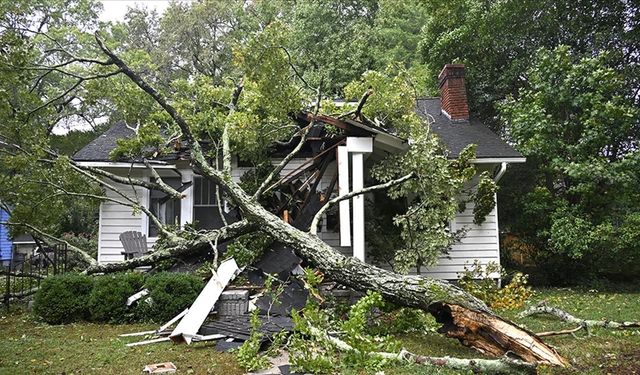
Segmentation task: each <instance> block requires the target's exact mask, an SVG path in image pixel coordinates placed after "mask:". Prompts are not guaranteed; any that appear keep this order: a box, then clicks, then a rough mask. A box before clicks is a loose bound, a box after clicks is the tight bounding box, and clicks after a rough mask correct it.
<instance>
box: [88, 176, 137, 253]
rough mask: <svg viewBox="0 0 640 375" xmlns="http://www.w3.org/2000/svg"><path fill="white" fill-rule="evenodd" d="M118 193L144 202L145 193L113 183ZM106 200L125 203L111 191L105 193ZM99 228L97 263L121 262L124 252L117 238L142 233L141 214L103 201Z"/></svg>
mask: <svg viewBox="0 0 640 375" xmlns="http://www.w3.org/2000/svg"><path fill="white" fill-rule="evenodd" d="M113 185H114V186H116V187H117V188H118V189H119V190H120V191H122V192H123V193H125V194H127V196H129V197H136V195H137V197H138V198H139V199H140V201H141V202H142V201H144V198H145V192H144V191H143V190H142V189H136V191H135V192H134V190H133V188H132V187H131V186H129V185H121V184H116V183H113ZM106 196H107V197H108V198H112V199H116V200H118V201H125V200H124V198H122V197H121V196H119V195H118V194H116V193H114V192H112V191H111V190H107V191H106ZM145 222H146V221H145ZM99 225H100V228H99V235H98V261H99V262H100V263H111V262H119V261H122V260H123V259H124V258H123V255H122V254H121V253H122V251H123V250H124V249H123V248H122V244H121V243H120V239H119V236H120V234H121V233H123V232H126V231H130V230H133V231H142V232H143V233H144V232H145V231H143V219H142V214H141V213H135V214H134V212H133V208H131V207H127V206H124V205H121V204H118V203H116V202H111V201H105V202H103V203H102V204H101V205H100V223H99Z"/></svg>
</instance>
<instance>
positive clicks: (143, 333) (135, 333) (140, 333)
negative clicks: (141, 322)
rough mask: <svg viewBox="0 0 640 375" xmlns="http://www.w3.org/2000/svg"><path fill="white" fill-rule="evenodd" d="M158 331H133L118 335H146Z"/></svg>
mask: <svg viewBox="0 0 640 375" xmlns="http://www.w3.org/2000/svg"><path fill="white" fill-rule="evenodd" d="M155 334H156V331H142V332H133V333H123V334H122V335H118V337H134V336H146V335H155Z"/></svg>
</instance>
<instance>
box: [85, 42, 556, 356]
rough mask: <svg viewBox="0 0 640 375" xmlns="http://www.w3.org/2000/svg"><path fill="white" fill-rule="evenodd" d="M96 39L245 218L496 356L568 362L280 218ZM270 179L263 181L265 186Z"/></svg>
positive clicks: (447, 293)
mask: <svg viewBox="0 0 640 375" xmlns="http://www.w3.org/2000/svg"><path fill="white" fill-rule="evenodd" d="M96 41H97V43H98V46H99V47H100V49H101V50H102V51H103V52H104V53H105V54H106V55H107V56H108V57H109V59H110V63H113V64H115V65H116V66H117V67H118V68H119V69H120V70H121V71H122V73H123V74H125V75H127V76H128V77H129V78H130V79H131V80H132V81H133V82H134V83H136V84H137V85H138V86H139V87H140V88H141V89H142V90H143V91H145V92H146V93H147V94H149V95H150V96H151V97H152V98H153V99H154V100H155V101H156V102H157V103H158V104H159V105H160V106H161V107H162V108H163V109H164V110H165V111H166V112H167V114H169V116H171V118H172V119H173V120H174V121H175V123H176V124H177V125H178V126H179V127H180V129H181V130H182V136H183V137H184V138H185V140H186V141H187V142H188V143H189V146H190V153H191V161H192V163H193V165H194V166H195V167H197V168H198V169H199V170H200V172H201V174H202V175H203V176H205V177H207V178H208V179H210V180H211V181H213V182H215V183H216V184H218V185H219V186H220V187H221V188H222V189H224V190H225V191H226V192H227V194H228V196H229V198H230V199H231V200H232V201H233V202H234V203H235V204H237V205H238V207H239V208H240V209H241V211H242V213H243V215H244V218H245V220H246V221H247V223H250V224H252V225H254V226H255V227H257V228H259V229H260V230H261V231H263V232H265V233H267V234H269V235H270V236H272V237H273V238H274V239H275V240H277V241H279V242H281V243H283V244H285V245H288V246H290V247H291V248H293V249H295V251H296V252H297V254H298V255H299V256H300V257H302V258H303V259H305V260H307V261H308V262H309V263H311V264H313V265H315V266H316V267H318V268H319V269H320V270H321V271H323V272H324V273H325V274H327V275H328V276H329V277H331V278H333V279H335V280H337V281H339V282H341V283H342V284H345V285H347V286H350V287H352V288H354V289H357V290H361V291H366V290H374V291H377V292H379V293H381V294H382V295H383V296H385V297H386V298H387V299H388V300H390V301H393V302H395V303H397V304H400V305H403V306H409V307H416V308H421V309H424V310H427V311H429V312H431V313H432V314H433V315H435V316H436V318H437V319H438V320H439V321H440V322H442V323H444V326H443V328H442V331H443V332H444V333H445V334H447V335H448V336H450V337H455V338H458V339H459V340H460V341H461V342H462V343H463V344H465V345H469V346H472V347H475V348H477V349H479V350H481V351H482V352H486V353H488V354H491V355H495V356H501V355H505V354H507V353H512V354H514V355H516V356H518V357H520V358H521V359H523V360H524V361H527V362H530V363H540V364H550V365H560V366H563V365H565V364H566V361H565V360H564V359H563V358H562V357H560V356H559V355H558V354H557V353H556V351H555V350H554V349H553V348H551V347H549V346H547V345H546V344H545V343H544V342H542V341H541V340H540V339H539V338H537V337H536V336H535V335H534V334H532V333H530V332H528V331H526V330H523V329H522V328H519V327H518V326H516V325H514V324H513V323H510V322H508V321H505V320H503V319H501V318H499V317H497V316H495V315H494V314H493V313H492V312H491V310H490V309H489V308H488V307H487V306H486V305H485V304H484V303H483V302H482V301H480V300H478V299H477V298H475V297H473V296H471V295H470V294H468V293H466V292H465V291H463V290H461V289H460V288H458V287H456V286H454V285H452V284H450V283H448V282H446V281H441V280H435V279H432V278H429V277H419V276H403V275H399V274H396V273H393V272H389V271H386V270H383V269H380V268H377V267H375V266H372V265H369V264H365V263H363V262H361V261H359V260H357V259H355V258H347V257H345V256H342V255H341V254H339V253H337V252H336V251H335V250H334V249H333V248H331V247H330V246H329V245H327V244H326V243H324V242H323V241H322V240H320V238H318V237H317V236H316V235H313V234H310V233H306V232H303V231H300V230H298V229H296V228H294V227H293V226H291V225H289V224H287V223H285V222H283V221H282V220H280V218H278V217H277V216H276V215H274V214H272V213H271V212H269V211H268V210H267V209H265V208H264V207H263V206H262V205H260V204H259V203H258V198H259V193H258V194H256V195H255V196H254V197H251V196H249V195H248V194H247V193H246V192H245V191H244V190H242V188H240V186H238V184H236V183H234V182H233V180H232V178H231V175H230V174H229V173H228V171H227V173H225V172H224V171H219V170H217V169H216V168H214V167H213V166H212V165H211V164H210V163H209V162H208V161H207V158H206V157H205V153H204V152H203V150H202V148H201V145H200V143H199V142H198V139H196V137H195V136H194V134H193V133H192V132H191V129H190V127H189V125H188V124H187V122H186V121H185V119H184V118H182V117H181V116H180V114H179V113H178V111H177V110H176V109H175V108H174V107H173V106H172V105H171V104H169V102H168V101H167V100H166V98H165V97H163V96H162V95H161V94H160V93H159V92H158V91H156V90H155V89H154V88H153V87H151V86H150V85H149V84H148V83H147V82H145V81H144V79H143V78H142V77H140V76H139V75H138V74H137V73H136V72H134V71H133V70H131V69H130V68H129V67H128V66H127V64H126V63H125V62H124V61H123V60H122V59H120V58H119V57H118V56H117V55H116V54H114V53H113V52H112V51H111V50H109V49H108V48H107V47H106V46H105V45H104V43H103V42H102V41H101V40H100V38H99V37H98V36H97V35H96ZM318 102H320V100H318ZM224 152H225V153H227V154H229V152H230V151H229V150H228V149H227V150H224ZM272 175H273V174H272ZM270 178H271V177H270ZM270 178H269V179H267V181H265V182H264V183H263V184H262V185H263V186H266V185H267V184H268V183H269V182H270V181H269V180H270ZM191 242H192V241H191ZM191 242H188V241H184V242H181V241H178V242H177V243H176V244H168V245H165V246H164V248H160V249H158V251H164V250H166V248H167V247H170V246H173V249H171V251H170V253H176V252H181V251H186V250H185V249H188V248H192V247H193V245H194V244H193V243H191ZM95 269H96V268H94V270H95Z"/></svg>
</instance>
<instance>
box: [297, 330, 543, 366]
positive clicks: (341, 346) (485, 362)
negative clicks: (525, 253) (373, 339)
mask: <svg viewBox="0 0 640 375" xmlns="http://www.w3.org/2000/svg"><path fill="white" fill-rule="evenodd" d="M308 328H309V332H310V333H311V334H312V335H313V336H316V337H318V338H320V339H321V340H322V341H325V342H329V343H331V344H332V345H333V346H334V347H336V348H337V349H338V350H340V351H343V352H357V353H360V352H359V351H358V350H357V349H355V348H353V347H352V346H351V345H349V344H348V343H346V342H345V341H343V340H340V339H339V338H337V337H333V336H331V335H329V334H328V333H326V332H324V331H321V330H319V329H318V328H315V327H312V326H309V327H308ZM360 354H361V353H360ZM365 354H367V355H369V356H371V357H378V358H383V359H388V360H393V361H399V362H409V363H415V364H420V365H429V366H437V367H447V368H451V369H455V370H466V371H469V370H471V371H474V372H481V373H489V374H532V373H535V369H536V366H534V365H531V364H529V363H526V362H523V361H520V360H516V359H512V358H509V357H506V356H505V357H502V358H501V359H483V358H473V359H466V358H452V357H429V356H424V355H418V354H413V353H411V352H409V351H407V350H404V349H402V350H401V351H400V352H399V353H388V352H369V353H365Z"/></svg>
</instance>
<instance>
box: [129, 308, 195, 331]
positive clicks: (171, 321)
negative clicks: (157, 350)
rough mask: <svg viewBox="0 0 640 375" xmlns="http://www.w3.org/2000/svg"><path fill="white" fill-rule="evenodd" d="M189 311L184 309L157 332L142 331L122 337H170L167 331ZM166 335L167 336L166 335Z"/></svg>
mask: <svg viewBox="0 0 640 375" xmlns="http://www.w3.org/2000/svg"><path fill="white" fill-rule="evenodd" d="M188 311H189V309H184V311H182V312H181V313H180V314H178V315H176V316H175V317H174V318H172V319H171V320H169V321H168V322H167V323H165V324H164V325H163V326H161V327H160V328H158V329H157V330H155V331H142V332H134V333H124V334H122V335H120V337H133V336H146V335H157V336H168V335H169V334H170V333H171V332H166V329H167V328H169V327H171V326H172V325H173V324H175V323H176V322H177V321H178V320H179V319H180V318H182V317H183V316H185V315H186V313H187V312H188ZM165 333H166V334H165Z"/></svg>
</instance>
